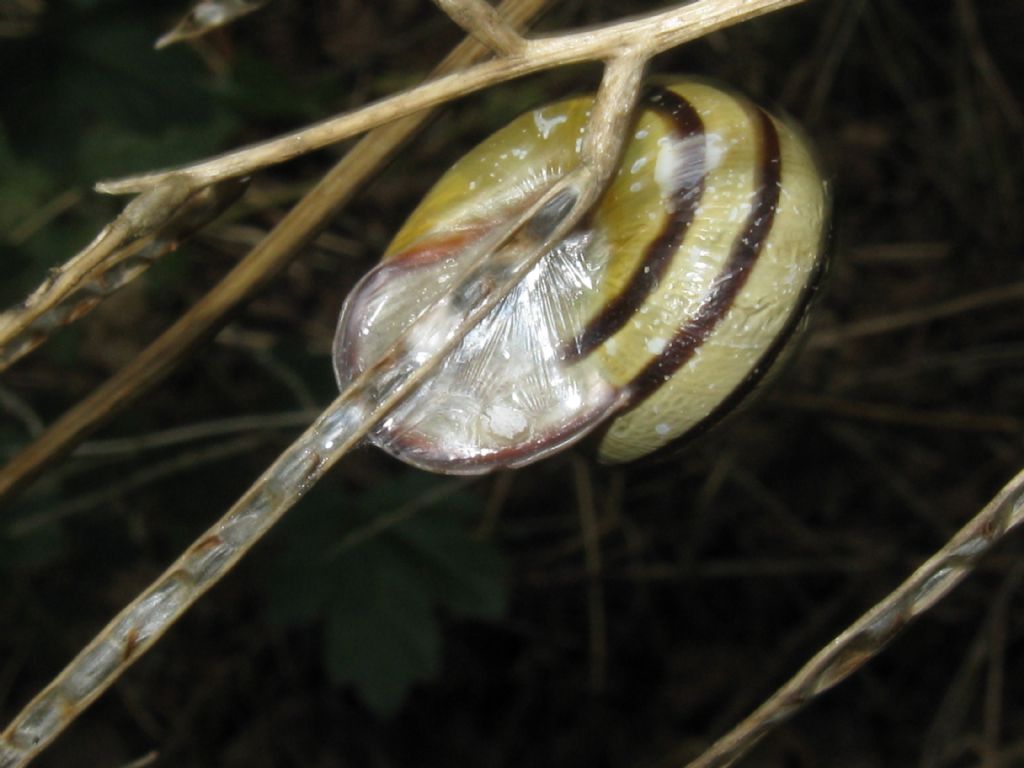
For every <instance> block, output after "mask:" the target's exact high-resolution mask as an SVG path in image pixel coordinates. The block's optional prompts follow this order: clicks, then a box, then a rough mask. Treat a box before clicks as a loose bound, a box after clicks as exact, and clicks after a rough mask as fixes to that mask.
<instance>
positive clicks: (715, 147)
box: [335, 79, 829, 473]
mask: <svg viewBox="0 0 1024 768" xmlns="http://www.w3.org/2000/svg"><path fill="white" fill-rule="evenodd" d="M591 103H592V99H591V98H590V97H580V98H573V99H567V100H565V101H560V102H557V103H554V104H551V105H548V106H545V107H541V108H539V109H536V110H534V111H532V112H529V113H527V114H524V115H522V116H520V117H519V118H517V119H516V120H514V121H513V122H512V123H510V124H509V125H507V126H506V127H505V128H503V129H501V130H499V131H498V132H497V133H495V134H494V135H492V136H491V137H489V138H488V139H486V140H485V141H484V142H483V143H481V144H480V145H479V146H477V147H476V148H475V149H473V150H471V151H470V152H469V153H468V154H467V155H465V156H464V157H463V158H462V159H460V160H459V161H458V162H457V163H456V164H455V165H454V166H452V168H451V169H450V170H449V171H448V172H447V173H446V174H445V175H444V176H443V177H442V178H441V180H440V181H439V182H438V183H437V184H436V185H435V186H434V188H433V189H432V190H431V191H430V192H429V193H428V194H427V196H426V197H425V198H424V199H423V201H422V202H421V203H420V205H419V206H418V207H417V208H416V210H415V211H414V212H413V213H412V215H411V216H410V217H409V219H408V220H407V221H406V223H405V225H404V226H403V227H402V229H401V230H400V231H399V232H398V234H397V235H396V236H395V239H394V241H393V242H392V243H391V245H390V246H389V248H388V250H387V252H386V253H385V254H384V258H383V260H382V263H381V264H380V265H379V266H378V267H376V268H375V269H374V270H373V271H371V272H370V273H369V274H368V275H367V276H366V277H365V278H364V279H363V281H361V283H360V284H359V286H357V288H356V289H355V290H354V291H353V293H352V295H351V296H350V297H349V299H348V300H347V301H346V303H345V306H344V308H343V310H342V314H341V319H340V321H339V326H338V334H337V338H336V342H335V369H336V373H337V376H338V380H339V382H340V383H341V385H342V386H344V385H346V384H347V383H349V382H351V381H352V379H353V378H354V377H355V375H356V374H357V373H358V372H360V371H362V370H364V369H365V368H366V367H367V366H368V365H370V364H372V363H373V362H374V361H375V360H376V359H378V358H380V357H381V356H382V355H385V354H386V353H387V351H388V349H389V348H391V345H392V344H393V343H394V341H395V340H396V339H397V338H398V337H399V335H400V334H401V332H402V331H403V330H404V329H405V328H406V327H407V326H409V324H410V318H414V317H417V316H419V315H420V314H421V313H422V312H423V311H424V308H426V307H429V306H430V303H431V302H434V301H436V300H437V298H438V297H439V296H441V295H443V294H444V293H445V292H446V291H450V290H451V289H452V284H451V282H452V280H453V279H456V276H457V275H458V273H459V270H460V266H461V267H462V269H465V261H466V259H468V258H469V257H468V256H466V255H465V254H467V253H469V252H471V251H472V246H473V244H474V243H478V242H480V241H481V239H482V238H485V237H486V235H487V234H488V233H489V232H491V231H493V230H494V228H495V227H496V225H497V224H498V223H500V222H502V221H504V220H507V219H508V217H515V216H518V215H519V214H520V213H521V212H522V211H524V210H525V209H526V208H528V207H529V206H530V205H531V204H532V203H534V202H536V201H537V200H538V199H539V198H540V196H541V195H542V194H543V193H544V192H545V191H546V190H548V189H550V187H551V185H552V184H553V183H554V182H555V181H557V180H558V179H559V178H561V177H563V176H564V175H565V173H566V172H567V171H568V170H570V169H572V168H573V167H575V166H576V165H577V164H578V163H579V153H580V149H581V147H582V139H583V135H584V132H585V130H586V124H587V118H588V114H589V107H590V105H591ZM631 131H632V136H631V138H630V140H629V141H628V143H627V145H626V147H625V150H624V153H623V157H622V161H621V164H620V167H619V170H618V172H617V174H616V175H615V177H614V179H613V180H612V182H611V183H610V186H609V188H608V189H607V190H606V192H605V194H604V195H603V197H602V198H601V200H600V201H599V202H598V204H597V205H596V206H595V207H594V209H593V210H592V211H591V212H590V213H589V214H588V216H587V217H586V218H585V220H584V222H583V223H582V224H581V225H580V226H578V227H577V228H576V230H574V232H573V233H572V234H571V235H570V236H568V237H566V238H565V239H563V240H562V241H561V242H560V243H559V244H558V246H557V247H555V248H554V249H552V250H551V252H550V253H548V254H547V255H546V256H545V257H544V258H543V259H542V260H541V261H540V262H539V263H538V264H537V265H536V266H535V267H533V268H532V269H531V270H530V272H529V273H528V274H527V275H526V277H525V278H524V279H523V280H522V282H521V283H520V284H519V285H518V286H517V287H516V288H515V289H513V291H512V292H511V293H510V294H509V295H508V296H507V297H506V298H504V299H503V300H502V301H501V302H500V304H499V305H498V306H497V307H496V308H495V309H494V310H493V311H492V312H491V313H490V314H489V315H488V316H487V317H486V318H485V319H484V320H483V321H482V322H481V323H480V324H479V325H477V326H476V327H474V328H473V329H472V330H471V331H470V333H469V334H468V335H467V337H466V338H465V339H464V340H463V341H462V342H461V343H460V344H459V345H458V347H457V348H456V349H455V350H454V351H453V352H452V353H451V354H449V356H448V358H447V359H446V360H445V362H444V363H443V364H442V365H441V366H440V367H439V369H438V370H437V371H436V372H435V373H433V374H431V375H430V376H429V377H428V378H427V380H426V381H425V382H424V384H423V385H422V386H420V387H419V388H418V389H417V391H416V392H415V394H414V395H411V396H409V397H408V398H407V399H406V400H405V401H404V402H402V403H401V404H400V405H399V407H398V408H397V409H396V410H395V411H394V412H392V413H391V415H389V416H388V417H387V418H386V419H385V420H384V421H382V422H381V423H380V424H379V425H378V426H377V428H376V430H375V432H374V434H373V435H372V438H371V439H372V440H373V442H375V443H376V444H378V445H380V446H381V447H383V448H384V449H385V450H387V451H389V452H391V453H392V454H394V455H396V456H398V457H399V458H401V459H403V460H405V461H408V462H410V463H412V464H415V465H417V466H421V467H424V468H427V469H431V470H434V471H441V472H450V473H473V472H483V471H487V470H490V469H494V468H496V467H508V466H520V465H523V464H526V463H529V462H531V461H535V460H537V459H539V458H542V457H544V456H546V455H548V454H550V453H551V452H553V451H555V450H558V449H560V448H562V447H564V446H566V445H568V444H570V443H572V442H575V441H576V440H578V439H580V438H581V437H582V436H583V435H585V434H587V433H589V432H591V431H596V432H597V434H598V435H599V441H598V449H597V452H598V457H599V458H600V459H601V460H603V461H607V462H623V461H629V460H632V459H636V458H638V457H641V456H644V455H647V454H649V453H652V452H654V451H657V450H659V449H662V448H664V447H665V446H667V445H669V444H670V443H673V442H674V441H677V440H678V439H679V438H681V437H682V436H684V435H687V434H692V433H694V432H695V431H699V430H701V429H703V428H705V427H706V426H707V425H708V424H710V423H712V422H713V421H715V420H717V419H718V418H719V417H720V416H721V415H722V414H723V413H724V412H725V411H726V410H728V409H730V408H731V407H733V406H734V405H735V404H736V403H738V402H739V401H740V400H742V398H743V396H744V395H745V394H746V393H748V392H749V391H750V390H752V389H753V387H754V385H755V384H756V383H757V381H758V380H759V379H760V378H761V376H762V375H763V374H764V373H765V371H766V370H767V369H768V368H769V367H770V365H771V364H772V362H774V360H775V359H776V358H777V357H778V355H779V354H780V352H781V350H782V348H783V347H784V345H785V342H786V340H787V339H788V338H789V337H790V336H792V335H793V333H794V332H795V331H796V329H797V327H798V326H799V325H800V321H801V318H802V317H803V314H804V310H805V308H806V306H807V303H808V301H809V299H810V296H811V294H812V293H813V289H814V286H815V284H816V280H817V276H818V275H819V273H820V270H821V265H822V262H823V258H824V256H823V250H824V239H825V238H824V234H825V231H826V228H827V219H828V207H829V199H828V193H827V188H826V184H825V182H824V181H823V180H822V178H821V175H820V173H819V171H818V169H817V166H816V164H815V162H814V159H813V156H812V153H811V152H810V151H809V149H808V148H807V146H806V145H805V143H804V140H803V138H802V137H801V135H800V134H799V133H798V132H797V131H795V130H794V129H793V128H792V127H791V126H789V125H788V124H786V123H785V122H783V121H781V120H779V119H777V118H775V117H772V116H770V115H769V114H768V113H766V112H765V111H764V110H762V109H761V108H760V107H758V106H756V105H754V104H752V103H751V102H749V101H748V100H746V99H745V98H743V97H742V96H738V95H737V94H735V93H732V92H730V91H726V90H723V89H721V88H718V87H716V86H714V85H711V84H709V83H706V82H703V81H700V80H692V79H673V80H671V81H665V82H663V83H662V84H654V85H651V86H649V87H648V89H647V90H646V91H645V94H644V96H643V97H642V99H641V101H640V104H639V106H638V108H637V115H636V117H635V120H634V124H633V127H632V128H631ZM494 268H495V269H497V268H499V267H494ZM485 279H486V270H484V271H483V272H481V271H480V270H477V271H476V272H474V274H473V278H472V279H468V280H465V282H464V284H463V285H459V286H458V287H457V295H459V296H461V301H463V302H464V303H472V302H473V301H474V300H475V296H476V291H477V289H479V288H480V286H481V284H482V282H481V281H484V280H485ZM417 323H418V325H416V326H415V327H414V330H413V338H414V341H415V343H417V344H420V343H422V345H423V349H424V350H425V351H424V356H425V355H426V354H427V350H430V349H432V348H435V347H436V346H437V344H438V343H439V342H438V339H437V338H435V337H436V336H437V335H438V333H439V332H436V333H435V331H434V328H435V324H434V323H433V322H432V320H431V315H430V314H429V312H428V313H427V315H426V316H423V317H420V318H419V320H418V321H417ZM421 326H422V327H421ZM414 356H415V353H414Z"/></svg>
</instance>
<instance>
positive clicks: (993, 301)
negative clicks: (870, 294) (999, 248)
mask: <svg viewBox="0 0 1024 768" xmlns="http://www.w3.org/2000/svg"><path fill="white" fill-rule="evenodd" d="M1022 300H1024V283H1010V284H1009V285H1000V286H998V287H996V288H988V289H986V290H984V291H978V292H976V293H969V294H967V295H965V296H958V297H956V298H955V299H950V300H949V301H943V302H940V303H938V304H933V305H931V306H927V307H919V308H916V309H908V310H907V311H906V312H894V313H889V314H886V315H883V316H882V317H873V318H869V319H867V320H859V321H856V322H853V323H849V324H848V325H844V326H841V327H838V328H833V329H828V330H823V331H819V332H818V333H815V334H814V336H812V337H811V338H810V339H809V340H808V342H807V344H808V346H810V347H813V348H815V349H820V348H829V347H836V346H839V345H841V344H843V343H844V342H846V341H849V340H850V339H860V338H864V337H865V336H877V335H879V334H883V333H892V332H894V331H900V330H904V329H906V328H913V327H915V326H918V325H925V324H926V323H931V322H934V321H936V320H943V319H945V318H947V317H955V316H956V315H961V314H965V313H967V312H974V311H976V310H979V309H985V308H987V307H992V306H996V305H998V304H1005V303H1007V302H1019V301H1022Z"/></svg>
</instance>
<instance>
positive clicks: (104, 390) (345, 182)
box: [0, 0, 547, 503]
mask: <svg viewBox="0 0 1024 768" xmlns="http://www.w3.org/2000/svg"><path fill="white" fill-rule="evenodd" d="M546 2H547V0H508V1H507V2H506V3H505V4H503V5H502V7H501V10H502V13H503V14H505V16H506V18H507V19H508V20H509V23H510V24H515V25H522V24H524V23H525V22H526V21H527V20H528V19H530V18H532V17H533V16H535V15H536V14H537V13H538V12H539V11H540V9H541V8H542V7H543V6H544V5H545V4H546ZM486 53H487V51H486V50H485V49H484V48H482V47H481V46H480V45H479V44H478V43H476V42H475V41H466V42H464V43H462V44H460V45H459V46H458V47H457V48H456V49H455V50H454V51H453V52H452V53H451V54H450V55H449V56H448V57H447V58H446V59H445V60H444V62H442V64H441V65H440V66H439V68H438V71H452V70H458V69H460V68H462V67H464V66H466V65H467V64H469V63H471V62H472V61H475V60H476V59H478V58H480V57H481V56H484V55H486ZM428 116H429V115H427V114H422V115H415V116H412V117H408V118H405V119H404V120H401V121H398V122H396V123H393V124H391V125H387V126H384V127H382V128H378V129H377V130H375V131H373V132H372V133H370V134H369V135H367V136H365V137H364V138H363V139H362V140H361V141H359V142H358V143H357V144H356V146H355V147H353V149H352V150H351V151H350V152H349V153H348V154H347V155H346V156H345V157H344V158H343V159H342V160H341V161H340V162H339V163H338V164H337V165H336V166H335V167H334V168H333V169H331V171H329V172H328V173H327V175H326V176H324V178H323V179H322V180H321V181H320V182H319V183H318V184H317V185H316V186H315V187H314V188H313V189H312V190H310V191H309V192H308V193H307V194H306V196H305V197H304V198H303V199H302V200H301V201H300V202H299V203H297V204H296V205H295V206H294V207H293V208H292V209H291V210H290V211H289V212H288V214H287V215H286V216H285V217H284V218H283V219H282V220H281V221H280V222H279V223H278V224H277V226H276V227H274V229H273V230H271V231H270V232H269V233H268V234H267V236H266V237H265V238H264V239H263V241H262V242H260V243H259V244H258V245H257V246H256V247H255V248H254V249H253V250H252V251H250V252H249V253H248V254H247V255H246V256H245V258H243V259H242V260H241V261H240V262H239V263H238V264H237V265H236V266H235V267H234V269H232V270H231V271H230V272H229V273H228V274H227V275H225V277H224V279H223V280H221V282H220V283H219V284H218V285H217V286H216V287H214V288H213V289H211V290H210V292H209V293H207V294H206V295H205V296H204V297H203V298H202V299H200V300H199V301H198V302H197V303H196V304H195V305H194V306H193V307H192V308H191V309H189V310H188V311H187V312H186V313H185V314H184V315H182V316H181V317H180V318H179V319H178V320H177V322H175V323H174V324H173V325H172V326H171V327H170V328H168V329H167V330H166V331H165V332H164V333H163V334H161V335H160V336H159V337H158V338H157V339H156V340H155V341H154V342H153V343H152V344H150V345H149V346H148V347H147V348H146V349H144V350H143V351H142V352H141V353H140V354H139V355H138V356H137V357H136V358H135V359H134V360H132V362H131V363H129V364H128V365H127V366H125V367H124V368H123V369H122V370H120V371H119V372H118V373H116V374H115V375H114V376H112V377H111V378H110V379H109V380H108V381H107V382H106V383H104V384H103V385H102V386H101V387H100V388H99V389H97V390H96V391H95V392H93V393H92V394H91V395H89V396H88V397H87V398H85V399H84V400H82V401H81V402H80V403H78V404H77V405H75V406H74V407H73V408H72V409H71V410H69V411H68V412H67V413H65V414H64V415H63V416H61V417H60V418H59V419H58V420H57V421H56V422H54V423H53V424H52V425H51V426H50V427H49V428H48V429H47V430H46V431H45V432H44V433H43V434H42V435H40V436H39V437H38V438H37V439H36V440H35V441H33V442H32V443H30V444H29V445H28V446H27V447H26V448H25V449H23V450H22V451H21V452H20V453H18V454H17V455H16V456H15V457H14V458H12V459H11V461H10V462H8V464H7V465H6V466H4V467H2V468H0V503H2V502H3V501H4V500H6V499H9V498H10V497H11V496H13V495H14V494H15V493H17V491H18V490H20V489H21V488H22V487H24V486H25V485H26V484H27V483H28V482H29V481H30V480H31V479H32V478H33V477H35V475H37V474H38V473H39V472H41V471H42V469H43V468H44V467H45V466H46V465H47V464H49V463H50V462H52V461H54V460H56V459H57V458H59V457H60V456H62V455H64V454H65V453H67V452H68V451H69V450H71V448H73V447H74V446H75V445H76V444H77V443H78V442H80V441H81V440H83V439H84V438H85V437H86V436H88V435H89V434H90V433H91V432H92V431H93V430H95V429H96V428H97V427H98V426H99V425H101V424H102V423H103V422H104V421H106V419H107V418H109V417H110V416H111V415H112V414H113V413H115V412H116V411H118V410H120V409H122V408H124V407H125V406H127V405H128V404H130V403H131V402H132V401H134V400H135V399H136V398H138V397H140V396H141V395H143V394H144V393H145V392H146V391H148V390H149V389H150V388H151V387H153V386H155V385H156V384H158V383H159V382H160V381H162V380H163V379H164V378H165V377H166V376H167V375H169V374H170V373H171V372H172V371H174V369H175V368H176V367H177V366H178V364H179V363H180V362H181V360H183V359H184V358H185V357H186V356H187V355H188V353H189V352H190V351H191V350H192V349H193V348H195V347H196V346H198V345H199V344H200V343H201V342H202V341H204V340H205V339H206V338H207V337H208V336H210V335H211V334H212V333H213V332H214V331H215V330H216V328H217V327H218V326H219V325H220V324H221V323H222V322H223V321H224V319H225V317H226V316H227V315H228V314H229V313H230V312H231V311H233V310H234V309H235V308H236V307H238V306H239V305H240V304H241V303H242V302H244V301H245V300H246V299H247V298H248V297H249V296H250V295H252V294H253V293H254V292H255V291H256V290H258V289H259V288H260V287H261V286H262V285H264V284H265V283H267V282H268V281H270V280H271V279H273V278H274V276H276V275H277V273H278V272H280V271H281V270H282V269H283V268H284V267H285V266H286V265H287V264H288V263H289V262H290V261H291V259H292V258H294V256H295V255H296V254H297V253H298V251H299V250H300V249H301V248H303V247H304V246H305V245H306V243H307V242H309V240H310V239H311V238H312V237H313V236H314V234H315V232H316V231H317V230H318V229H319V228H320V227H322V226H323V224H324V222H326V221H327V219H328V218H330V217H331V216H332V215H334V214H335V213H336V211H337V210H338V209H339V208H340V207H341V206H342V205H343V204H344V203H345V202H347V201H348V200H349V198H351V197H352V195H353V194H354V193H355V192H356V191H358V190H359V189H360V188H361V186H362V185H363V184H364V183H365V181H366V179H367V178H369V177H370V176H371V175H372V174H373V173H374V172H375V171H376V170H377V169H378V168H380V167H381V166H382V165H383V164H384V162H385V161H386V160H387V159H388V158H389V157H390V156H391V154H392V152H394V151H395V150H396V149H397V148H398V146H399V145H400V144H401V143H402V142H403V141H405V140H406V139H407V138H408V137H409V136H411V135H412V134H413V133H414V132H415V131H416V130H417V129H418V128H419V127H420V126H421V125H422V124H423V122H424V121H425V120H426V119H427V117H428Z"/></svg>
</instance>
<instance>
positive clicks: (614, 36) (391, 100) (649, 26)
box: [96, 0, 805, 194]
mask: <svg viewBox="0 0 1024 768" xmlns="http://www.w3.org/2000/svg"><path fill="white" fill-rule="evenodd" d="M802 2H805V0H703V2H691V3H687V4H685V5H681V6H676V7H674V8H671V9H670V10H667V11H661V12H658V13H652V14H649V15H647V16H641V17H639V18H635V19H631V20H628V21H621V22H617V23H612V24H608V25H605V26H602V27H597V28H593V29H587V30H583V31H580V32H569V33H562V34H558V35H552V36H548V37H540V38H533V39H529V40H527V43H526V45H525V47H523V49H522V50H521V51H520V52H519V53H517V54H514V55H510V56H505V57H502V58H498V59H492V60H490V61H486V62H483V63H481V64H477V65H475V66H472V67H469V68H467V69H465V70H462V71H460V72H458V73H455V74H450V75H445V76H443V77H439V78H436V79H434V80H431V81H429V82H427V83H424V84H423V85H421V86H419V87H417V88H413V89H411V90H409V91H406V92H404V93H400V94H398V95H395V96H389V97H387V98H384V99H381V100H379V101H376V102H373V103H372V104H368V105H366V106H365V107H361V108H359V109H357V110H355V111H353V112H347V113H345V114H343V115H339V116H338V117H334V118H330V119H328V120H324V121H322V122H320V123H315V124H313V125H310V126H308V127H305V128H302V129H301V130H298V131H294V132H292V133H289V134H287V135H284V136H280V137H278V138H276V139H271V140H269V141H265V142H260V143H258V144H253V145H250V146H249V147H245V148H243V149H239V150H236V151H233V152H227V153H225V154H222V155H218V156H216V157H214V158H212V159H210V160H205V161H202V162H199V163H194V164H190V165H186V166H182V167H179V168H172V169H170V170H165V171H157V172H154V173H145V174H141V175H138V176H131V177H128V178H124V179H118V180H112V181H105V182H101V183H100V184H97V185H96V189H97V190H99V191H100V192H106V193H108V194H126V193H132V192H141V191H143V190H145V189H149V188H150V187H152V186H154V185H158V184H162V183H163V182H164V181H166V180H167V179H171V178H177V179H181V180H182V181H183V182H184V183H186V184H188V185H190V186H192V185H196V186H203V185H205V184H211V183H213V182H215V181H217V180H219V179H224V178H231V177H235V176H245V175H248V174H251V173H253V172H254V171H256V170H259V169H261V168H266V167H267V166H269V165H274V164H276V163H282V162H285V161H287V160H291V159H294V158H296V157H300V156H302V155H304V154H307V153H309V152H312V151H314V150H317V149H321V148H322V147H326V146H328V145H330V144H334V143H336V142H338V141H341V140H343V139H347V138H349V137H351V136H355V135H357V134H360V133H363V132H364V131H367V130H369V129H371V128H374V127H376V126H378V125H382V124H384V123H388V122H390V121H392V120H397V119H398V118H401V117H405V116H407V115H411V114H414V113H416V112H419V111H420V110H424V109H429V108H431V107H436V106H439V105H441V104H443V103H445V102H447V101H450V100H452V99H454V98H457V97H460V96H466V95H469V94H471V93H475V92H476V91H479V90H481V89H483V88H487V87H488V86H491V85H496V84H498V83H502V82H505V81H507V80H512V79H514V78H517V77H523V76H524V75H529V74H533V73H535V72H541V71H543V70H546V69H554V68H555V67H560V66H564V65H567V64H579V63H583V62H587V61H602V60H607V59H611V58H614V57H616V56H619V55H622V54H623V53H625V52H629V51H643V53H644V57H645V58H647V59H650V58H651V57H653V56H655V55H657V54H659V53H662V52H664V51H666V50H668V49H670V48H674V47H676V46H678V45H681V44H682V43H685V42H688V41H690V40H694V39H696V38H698V37H702V36H704V35H707V34H709V33H711V32H714V31H716V30H719V29H723V28H725V27H728V26H732V25H734V24H738V23H740V22H742V21H747V20H749V19H752V18H754V17H756V16H762V15H764V14H767V13H771V12H773V11H778V10H781V9H783V8H787V7H790V6H794V5H798V4H799V3H802Z"/></svg>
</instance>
